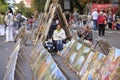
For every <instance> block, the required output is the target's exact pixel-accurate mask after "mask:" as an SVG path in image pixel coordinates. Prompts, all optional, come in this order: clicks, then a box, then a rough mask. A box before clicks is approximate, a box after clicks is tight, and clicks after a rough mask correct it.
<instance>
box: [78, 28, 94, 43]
mask: <svg viewBox="0 0 120 80" xmlns="http://www.w3.org/2000/svg"><path fill="white" fill-rule="evenodd" d="M78 37H80V38H82V39H83V40H88V41H90V42H92V41H93V34H92V31H91V30H90V28H89V26H85V27H84V31H83V32H81V33H78Z"/></svg>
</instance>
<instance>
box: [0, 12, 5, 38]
mask: <svg viewBox="0 0 120 80" xmlns="http://www.w3.org/2000/svg"><path fill="white" fill-rule="evenodd" d="M4 19H5V13H4V12H2V13H1V14H0V36H4V35H5V22H4Z"/></svg>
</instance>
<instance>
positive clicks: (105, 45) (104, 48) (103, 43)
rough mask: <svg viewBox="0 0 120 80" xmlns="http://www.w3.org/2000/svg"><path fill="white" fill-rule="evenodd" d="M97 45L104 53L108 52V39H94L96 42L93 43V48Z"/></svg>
mask: <svg viewBox="0 0 120 80" xmlns="http://www.w3.org/2000/svg"><path fill="white" fill-rule="evenodd" d="M97 46H98V47H99V48H100V50H101V51H102V52H103V53H104V54H105V55H108V54H109V52H110V48H111V46H110V44H109V43H108V41H106V40H103V39H96V44H95V45H94V49H96V47H97Z"/></svg>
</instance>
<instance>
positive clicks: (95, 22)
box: [93, 20, 97, 30]
mask: <svg viewBox="0 0 120 80" xmlns="http://www.w3.org/2000/svg"><path fill="white" fill-rule="evenodd" d="M93 29H94V30H97V20H93Z"/></svg>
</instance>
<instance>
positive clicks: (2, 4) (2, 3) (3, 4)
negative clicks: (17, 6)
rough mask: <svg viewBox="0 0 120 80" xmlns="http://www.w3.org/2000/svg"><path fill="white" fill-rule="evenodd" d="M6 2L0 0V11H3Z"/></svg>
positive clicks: (6, 5) (5, 7) (5, 8)
mask: <svg viewBox="0 0 120 80" xmlns="http://www.w3.org/2000/svg"><path fill="white" fill-rule="evenodd" d="M7 7H8V4H7V3H6V2H5V0H0V12H5V11H6V10H7Z"/></svg>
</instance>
